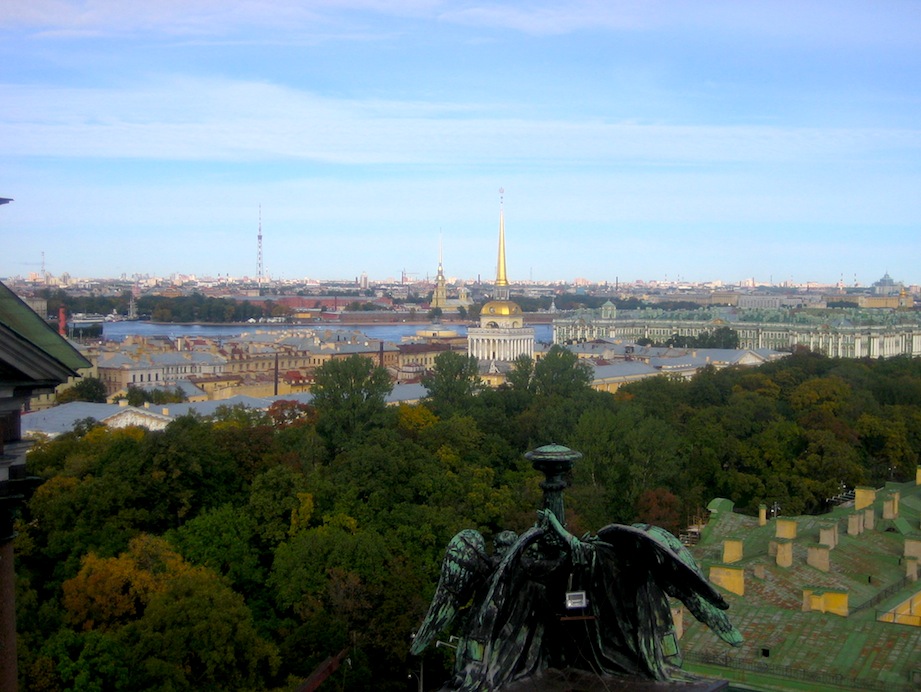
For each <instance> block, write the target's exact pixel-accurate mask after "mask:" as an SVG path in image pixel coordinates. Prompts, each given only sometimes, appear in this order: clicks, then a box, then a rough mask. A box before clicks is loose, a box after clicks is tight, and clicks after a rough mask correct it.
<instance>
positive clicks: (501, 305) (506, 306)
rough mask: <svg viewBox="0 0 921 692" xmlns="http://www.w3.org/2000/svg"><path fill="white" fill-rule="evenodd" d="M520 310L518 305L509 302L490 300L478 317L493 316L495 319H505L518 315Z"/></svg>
mask: <svg viewBox="0 0 921 692" xmlns="http://www.w3.org/2000/svg"><path fill="white" fill-rule="evenodd" d="M520 314H521V308H520V307H518V303H513V302H512V301H510V300H491V301H489V302H488V303H486V305H484V306H483V308H482V309H481V310H480V315H481V316H483V317H487V316H490V315H495V316H497V317H507V316H509V315H520Z"/></svg>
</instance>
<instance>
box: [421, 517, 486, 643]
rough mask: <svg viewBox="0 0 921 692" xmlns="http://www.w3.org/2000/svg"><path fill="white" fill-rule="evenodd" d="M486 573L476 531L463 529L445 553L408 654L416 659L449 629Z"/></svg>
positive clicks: (483, 549) (483, 547) (483, 548)
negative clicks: (435, 584) (426, 611)
mask: <svg viewBox="0 0 921 692" xmlns="http://www.w3.org/2000/svg"><path fill="white" fill-rule="evenodd" d="M489 571H490V563H489V556H488V555H487V554H486V543H485V541H484V540H483V536H482V535H481V534H480V532H479V531H474V530H473V529H464V530H463V531H461V532H460V533H458V534H457V535H455V536H454V538H452V539H451V540H450V542H449V543H448V547H447V549H446V550H445V556H444V560H442V563H441V575H440V577H439V578H438V586H437V587H436V589H435V595H434V596H433V597H432V603H431V605H429V609H428V613H426V616H425V620H423V621H422V626H421V627H420V628H419V631H418V632H416V635H415V637H414V638H413V643H412V646H411V647H410V653H412V654H413V655H414V656H418V655H419V654H420V653H422V651H424V650H425V648H426V647H427V646H428V645H429V644H431V643H432V640H434V639H435V637H436V636H438V634H439V633H440V632H441V631H442V630H444V629H445V628H447V627H449V626H450V625H451V623H452V622H453V621H454V617H455V615H457V611H458V609H459V608H460V607H462V606H463V605H464V604H465V603H467V601H469V600H470V597H471V596H472V595H473V592H474V591H475V590H476V587H477V586H478V585H479V584H480V583H481V582H482V580H484V579H485V578H486V576H487V575H488V574H489Z"/></svg>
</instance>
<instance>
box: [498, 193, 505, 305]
mask: <svg viewBox="0 0 921 692" xmlns="http://www.w3.org/2000/svg"><path fill="white" fill-rule="evenodd" d="M504 194H505V190H504V189H503V188H501V187H500V188H499V262H498V265H497V267H496V288H500V287H506V286H508V277H507V276H506V274H505V215H504V214H503V195H504ZM505 299H506V300H507V299H508V298H507V296H506V298H505Z"/></svg>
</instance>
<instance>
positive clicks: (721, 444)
mask: <svg viewBox="0 0 921 692" xmlns="http://www.w3.org/2000/svg"><path fill="white" fill-rule="evenodd" d="M429 382H430V387H431V389H430V391H431V392H432V395H431V396H430V397H429V398H428V399H426V400H424V401H422V402H421V403H418V404H412V405H410V404H403V405H400V406H394V407H388V406H386V405H385V397H386V394H387V392H388V391H389V390H390V382H389V379H388V378H387V377H386V373H385V372H384V371H383V370H382V369H380V368H378V367H377V366H376V365H375V364H374V363H373V362H372V361H370V360H369V359H367V358H364V357H359V356H356V357H355V358H348V359H344V360H334V361H330V362H329V363H327V365H325V366H323V367H322V368H320V371H319V372H318V374H317V387H316V389H315V399H314V405H313V406H305V405H302V404H297V403H294V402H286V403H279V404H276V405H275V406H273V407H272V409H270V410H269V411H268V412H260V411H252V410H248V409H232V408H226V409H224V410H222V411H220V412H219V413H218V414H216V415H215V416H214V417H212V418H209V419H204V418H198V417H191V416H187V417H183V418H180V419H177V420H176V421H174V422H172V423H171V424H170V425H169V426H168V427H167V428H166V429H165V430H162V431H148V430H145V429H141V428H126V429H108V428H106V427H104V426H101V425H98V424H86V425H80V426H78V428H77V429H76V430H75V431H74V432H72V433H67V434H64V435H61V436H59V437H58V438H56V439H54V440H44V441H40V442H38V443H37V444H36V445H35V446H34V447H33V449H32V451H31V452H30V454H29V457H28V470H29V473H30V474H33V475H35V476H38V477H40V478H42V479H43V483H42V484H41V485H40V486H39V487H38V488H37V490H36V491H35V493H34V495H33V496H32V497H31V498H30V499H29V501H28V502H27V503H26V505H25V507H24V509H23V516H22V519H21V521H19V522H18V523H17V531H18V534H19V535H18V537H17V538H16V552H17V570H18V594H17V607H18V611H19V614H18V621H19V626H20V639H19V642H20V647H19V648H20V655H21V665H20V670H21V675H22V676H23V688H24V689H30V690H49V691H52V690H65V689H113V690H119V689H131V690H154V689H175V690H182V689H189V690H192V689H234V688H240V689H248V690H270V689H286V688H290V687H291V686H292V685H294V684H296V682H297V681H299V680H303V679H304V678H306V676H308V675H309V674H310V672H311V671H312V670H313V669H314V668H315V667H316V666H317V665H318V664H319V663H320V662H322V661H323V660H325V659H326V658H327V657H328V656H331V655H333V654H335V653H337V652H339V651H341V650H342V649H343V648H345V647H349V650H350V654H349V658H350V660H351V662H352V664H351V667H343V668H342V669H340V671H338V672H337V673H336V674H335V678H334V681H332V682H333V684H334V685H335V684H338V685H339V687H342V688H346V689H355V690H372V689H373V690H385V691H386V690H403V689H405V684H406V671H407V666H408V665H409V664H410V661H409V660H408V659H407V656H408V641H409V635H410V633H411V632H412V631H413V630H414V628H416V627H417V626H418V624H419V622H420V621H421V618H422V616H423V614H424V612H425V609H426V607H427V604H428V597H429V595H430V594H431V591H432V590H433V589H434V586H435V583H436V581H437V579H438V570H439V564H440V560H441V557H442V553H443V550H444V547H445V545H446V544H447V542H448V540H449V539H450V537H451V536H453V535H454V534H455V533H456V532H457V531H459V530H460V529H463V528H476V529H478V530H480V531H481V532H483V533H484V534H485V535H486V536H487V537H489V536H491V535H494V534H495V533H496V532H498V531H500V530H503V529H513V530H516V531H522V530H524V529H525V528H527V527H529V526H530V525H532V524H533V522H534V521H535V516H536V515H535V510H536V509H537V507H539V505H540V488H539V482H540V474H538V473H536V472H535V471H533V469H531V468H530V466H529V465H528V463H527V462H526V461H525V460H524V458H523V454H524V452H526V451H528V450H529V449H533V448H534V447H537V446H539V445H542V444H547V443H550V442H556V443H559V444H563V445H566V446H569V447H571V448H573V449H576V450H578V451H580V452H582V454H583V458H582V459H581V460H579V461H578V462H577V463H576V465H575V467H574V468H573V472H572V486H571V487H570V488H569V490H568V491H567V493H566V508H567V522H568V524H569V526H570V530H571V531H572V532H573V533H574V534H576V535H578V534H581V533H582V532H584V531H589V530H597V529H599V528H601V527H602V526H604V525H606V524H608V523H611V522H628V523H629V522H632V521H646V522H652V523H657V524H660V525H662V526H665V527H666V528H669V529H671V530H676V531H680V530H681V529H682V528H683V527H685V526H687V525H688V524H689V523H691V522H692V521H693V520H695V518H696V517H697V515H698V514H700V513H702V512H704V511H705V510H704V508H705V507H706V504H707V503H708V502H709V501H710V500H711V499H712V498H713V497H716V496H722V497H727V498H730V499H731V500H733V501H734V502H735V504H736V507H737V508H738V510H740V511H743V512H744V511H747V512H751V513H755V512H757V507H758V505H759V504H760V503H765V504H769V505H771V504H774V503H777V504H778V505H780V507H781V511H782V512H783V513H784V514H800V513H809V512H813V513H815V512H821V511H822V510H823V509H824V508H825V507H827V503H828V499H829V498H831V497H833V496H835V495H836V494H838V493H839V492H841V489H842V487H852V486H853V485H855V484H872V485H875V486H878V485H880V484H882V483H884V482H886V481H903V480H907V479H909V478H913V477H914V469H915V468H916V466H917V464H918V461H919V458H921V413H919V410H921V363H919V362H918V361H914V360H911V359H908V358H897V359H892V360H887V361H844V360H836V359H828V358H824V357H821V356H818V355H816V354H811V353H808V352H798V353H796V354H794V355H792V356H790V357H788V358H785V359H783V360H780V361H777V362H773V363H769V364H766V365H764V366H762V367H760V368H758V369H745V368H727V369H724V370H716V369H714V368H708V369H706V370H704V371H702V372H701V373H700V374H698V375H697V376H696V377H695V378H694V379H692V380H684V379H676V378H670V377H667V376H661V377H656V378H652V379H646V380H641V381H639V382H635V383H632V384H629V385H626V386H624V387H622V388H621V389H620V390H618V391H617V393H616V394H613V395H611V394H607V393H601V392H596V391H594V390H592V389H591V388H590V387H589V385H588V380H587V377H586V373H585V372H584V369H583V367H582V366H581V364H580V363H579V361H578V359H577V358H576V357H575V356H574V355H572V354H571V353H569V352H568V351H565V350H563V349H551V350H550V352H548V353H547V354H546V355H545V356H544V357H543V358H542V359H541V360H540V361H539V362H537V363H534V362H533V361H531V360H530V359H521V360H520V361H519V362H517V363H516V364H515V367H514V375H513V377H511V378H510V380H509V384H508V385H506V386H503V387H501V388H499V389H480V387H479V385H478V382H477V378H476V377H475V370H474V368H473V366H472V364H471V362H470V361H469V359H466V358H465V357H464V356H462V355H459V354H445V355H444V356H443V357H442V356H440V357H439V361H438V364H437V366H436V369H435V371H434V372H433V373H432V375H431V380H430V381H429ZM427 656H428V657H427V658H426V661H425V666H426V676H427V677H428V676H429V675H432V676H433V678H432V679H437V676H439V675H443V676H444V677H447V676H448V670H447V669H448V668H449V667H450V666H449V664H448V663H447V661H446V659H445V658H443V656H442V654H441V653H439V652H433V653H431V654H427Z"/></svg>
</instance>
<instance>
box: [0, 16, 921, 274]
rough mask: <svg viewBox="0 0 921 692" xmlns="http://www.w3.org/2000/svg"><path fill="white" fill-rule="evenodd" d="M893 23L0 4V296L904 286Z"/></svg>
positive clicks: (911, 46)
mask: <svg viewBox="0 0 921 692" xmlns="http://www.w3.org/2000/svg"><path fill="white" fill-rule="evenodd" d="M919 36H921V3H919V2H916V1H915V0H906V1H904V2H900V1H897V0H873V1H866V2H855V1H849V0H829V1H828V2H810V1H809V0H796V1H790V2H787V1H786V0H773V1H771V2H760V3H752V2H739V1H738V0H725V1H720V0H716V1H712V2H709V1H707V0H693V1H690V0H688V1H671V2H665V1H660V0H646V1H643V2H639V1H632V2H626V1H620V0H567V1H566V2H563V1H562V0H561V1H559V2H530V1H528V0H519V1H518V2H486V1H483V2H480V1H478V0H470V1H457V2H454V1H440V0H406V1H401V0H389V1H388V0H325V1H322V0H321V1H317V2H310V1H304V0H302V1H299V2H296V1H288V0H277V1H270V0H264V1H263V0H250V1H248V2H233V1H232V0H182V1H179V0H158V1H157V2H150V1H149V0H120V1H117V0H95V1H94V0H80V1H71V0H6V2H5V3H4V10H3V12H2V13H0V64H2V65H3V66H4V69H3V70H2V71H0V196H3V197H13V198H14V199H15V200H16V201H15V202H13V203H12V204H9V205H6V206H3V207H0V239H2V248H3V250H2V253H0V276H15V275H26V274H28V273H29V272H31V271H37V270H38V269H39V263H40V262H41V255H42V253H43V252H44V253H45V262H46V267H47V269H48V271H50V272H52V273H54V274H60V273H63V272H68V273H70V274H71V275H73V276H117V275H120V274H123V273H124V274H128V275H131V274H135V273H140V274H155V275H166V274H170V273H173V272H179V273H194V274H197V275H200V276H204V275H211V276H215V275H218V274H221V275H223V274H229V275H231V276H243V275H250V276H253V275H255V274H256V266H257V264H256V235H257V228H258V224H259V215H260V211H259V209H260V205H261V210H262V211H261V218H262V229H263V252H264V264H265V269H266V272H267V273H268V274H270V275H272V276H273V277H278V278H286V279H294V278H306V277H310V278H319V279H332V278H354V277H356V276H358V275H359V274H361V273H362V272H366V273H367V274H368V275H369V276H370V277H371V278H376V279H383V278H386V277H399V276H400V273H401V271H403V270H405V271H407V272H410V273H415V274H416V275H418V276H423V277H424V276H425V275H426V274H429V275H434V272H435V269H436V266H437V260H438V248H439V236H441V238H442V239H443V240H442V242H443V248H444V249H443V252H444V264H445V270H446V273H447V274H448V275H450V276H453V277H460V278H476V277H477V275H482V276H483V278H491V277H492V276H494V272H495V242H496V233H497V222H498V209H499V195H498V190H499V188H500V187H502V188H504V189H505V201H504V207H505V219H506V234H507V250H508V273H509V277H510V279H512V280H517V279H528V278H533V279H535V280H539V279H540V280H572V279H574V278H576V277H584V278H587V279H590V280H594V281H602V280H607V281H611V282H613V281H614V280H615V279H618V280H620V281H621V282H630V281H634V280H637V279H641V280H647V281H648V280H665V279H669V280H675V279H681V280H687V281H703V280H722V281H725V282H735V281H739V280H744V279H748V278H753V279H755V280H756V281H764V282H766V281H773V282H774V283H779V282H782V281H789V280H792V281H795V282H806V281H814V282H820V283H832V282H837V281H838V280H840V279H841V278H843V280H844V282H845V283H846V284H852V283H854V281H855V279H856V281H858V282H860V283H862V284H869V283H871V282H873V281H875V280H876V279H878V278H879V277H880V276H882V275H883V273H884V272H887V271H888V272H889V273H890V274H891V275H892V276H893V278H895V279H896V280H902V281H905V282H907V283H921V263H919V262H918V259H919V257H921V40H919V38H918V37H919Z"/></svg>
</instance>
